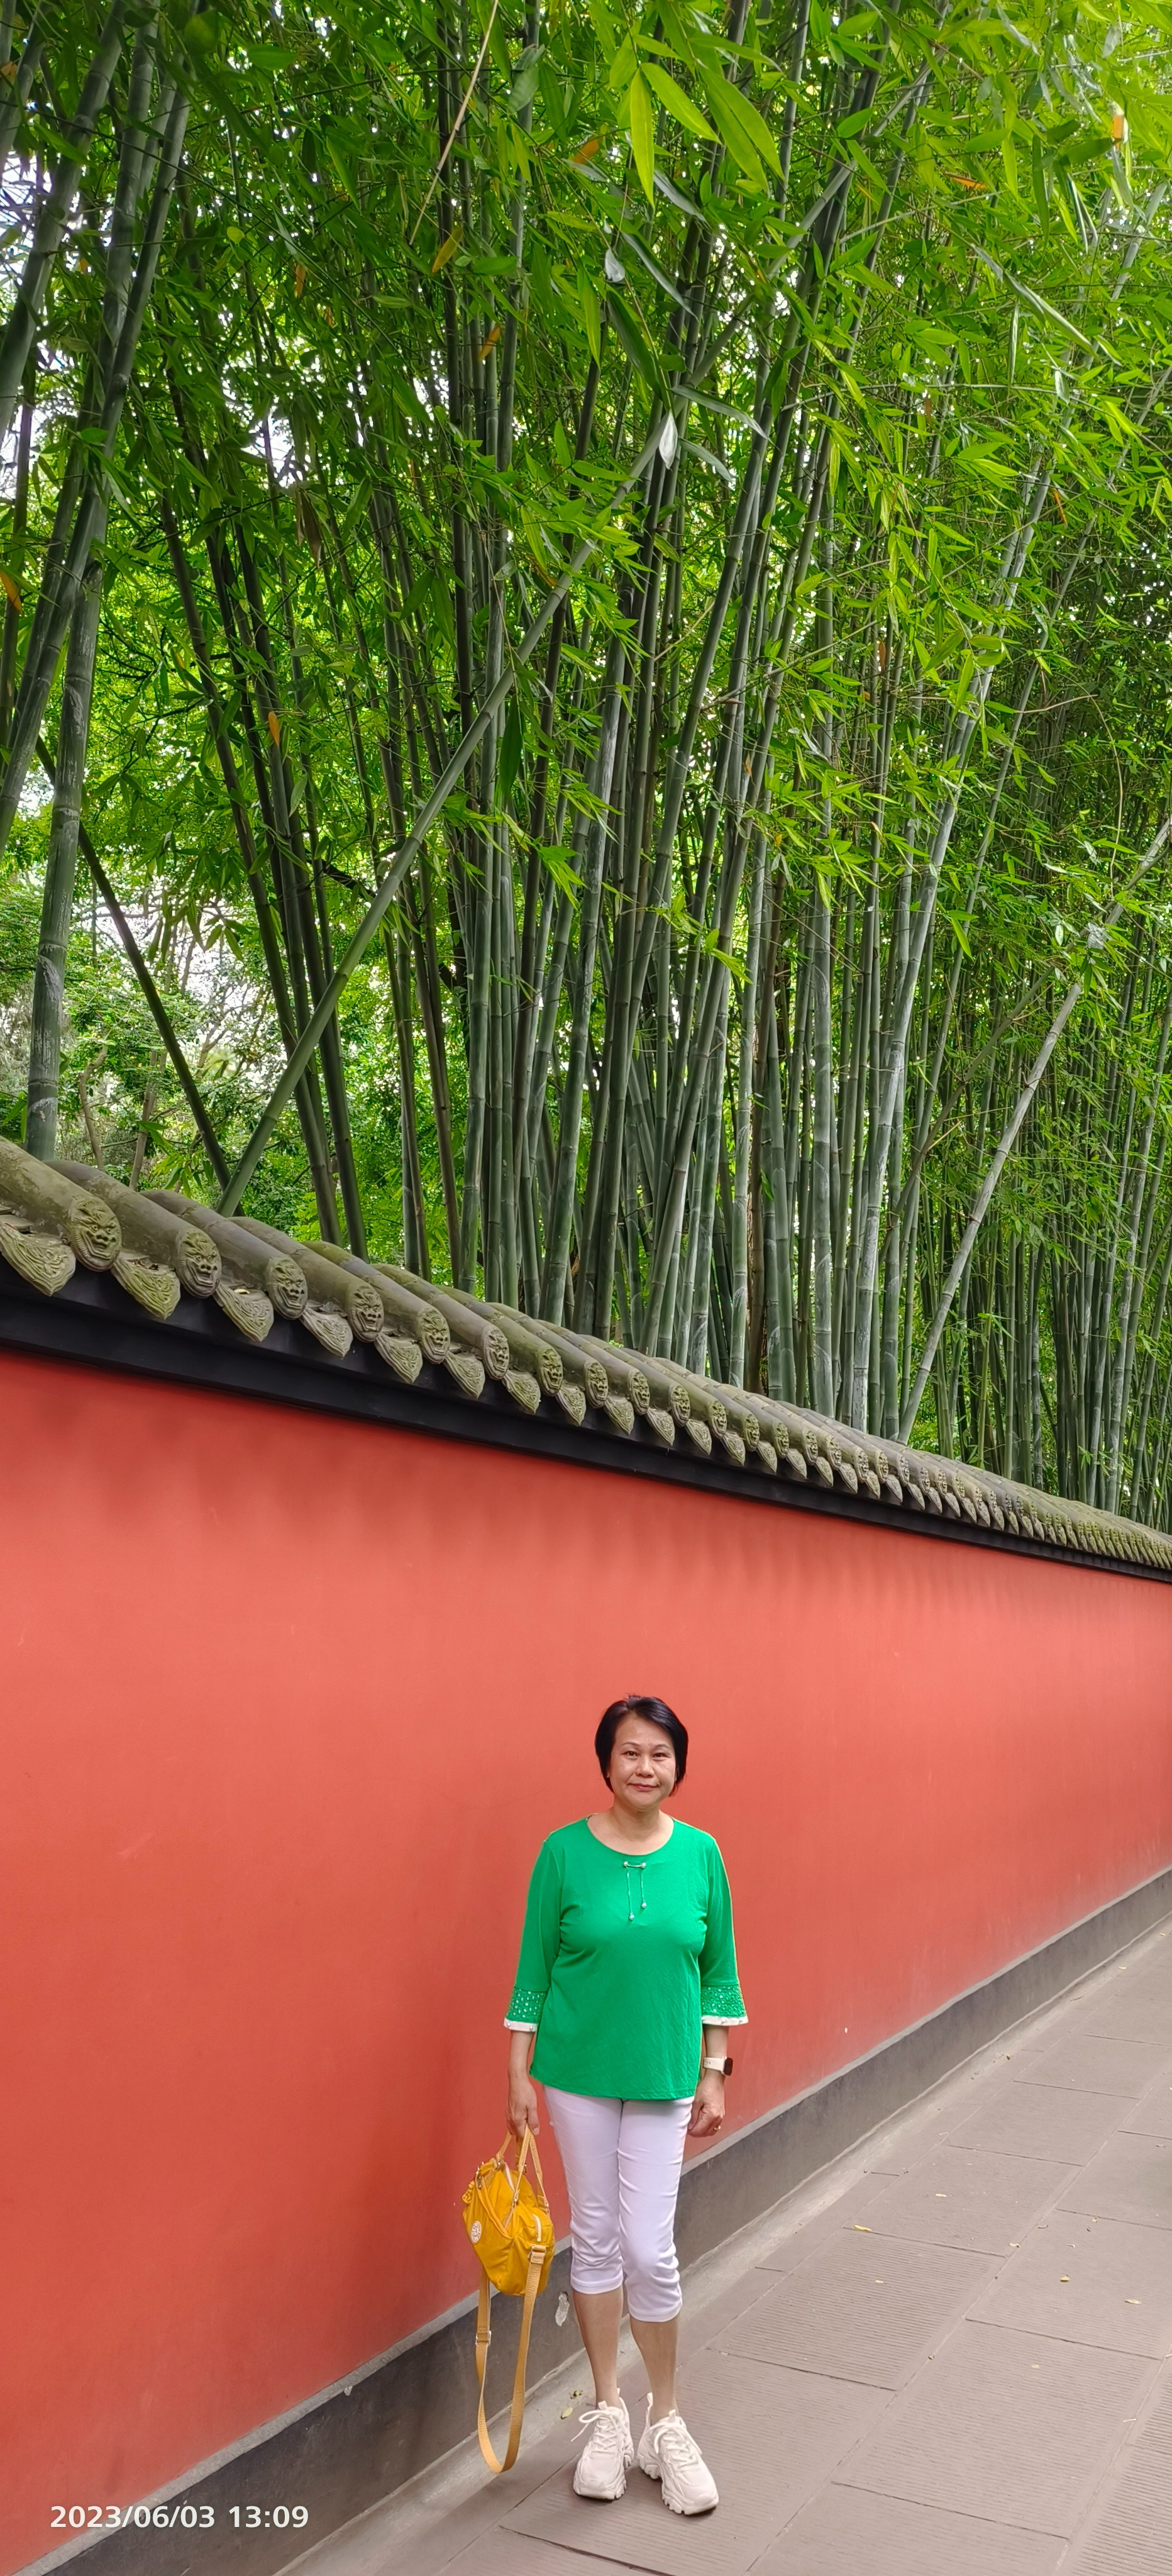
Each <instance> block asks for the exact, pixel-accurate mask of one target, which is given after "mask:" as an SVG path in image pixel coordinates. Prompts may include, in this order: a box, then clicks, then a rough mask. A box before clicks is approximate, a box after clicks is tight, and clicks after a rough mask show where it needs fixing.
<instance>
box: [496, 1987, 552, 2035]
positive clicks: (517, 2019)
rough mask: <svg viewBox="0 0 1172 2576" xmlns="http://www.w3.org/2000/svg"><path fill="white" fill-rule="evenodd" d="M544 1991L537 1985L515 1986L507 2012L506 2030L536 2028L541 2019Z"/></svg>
mask: <svg viewBox="0 0 1172 2576" xmlns="http://www.w3.org/2000/svg"><path fill="white" fill-rule="evenodd" d="M544 2002H545V1996H544V1993H539V1992H538V1990H537V1988H536V1987H535V1986H514V1988H513V1994H512V2001H511V2002H510V2005H509V2009H508V2011H507V2013H506V2014H505V2029H506V2030H536V2028H537V2025H538V2022H539V2021H540V2019H541V2008H542V2005H543V2004H544Z"/></svg>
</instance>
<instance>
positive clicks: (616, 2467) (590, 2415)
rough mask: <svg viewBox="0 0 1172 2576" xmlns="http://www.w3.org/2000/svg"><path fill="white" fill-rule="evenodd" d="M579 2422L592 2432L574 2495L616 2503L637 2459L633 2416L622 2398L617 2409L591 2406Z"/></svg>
mask: <svg viewBox="0 0 1172 2576" xmlns="http://www.w3.org/2000/svg"><path fill="white" fill-rule="evenodd" d="M578 2420H579V2422H580V2423H582V2424H588V2425H589V2427H590V2430H589V2432H588V2434H587V2437H586V2442H585V2446H584V2448H583V2450H582V2452H581V2455H580V2457H579V2460H578V2465H577V2468H576V2469H575V2471H574V2493H575V2495H580V2496H594V2497H596V2498H597V2500H598V2501H599V2502H600V2503H603V2504H613V2503H614V2500H615V2497H616V2496H621V2495H625V2494H626V2489H627V2471H628V2469H629V2468H630V2465H631V2462H632V2460H633V2459H634V2457H635V2445H634V2443H633V2441H632V2439H631V2419H630V2416H629V2415H628V2413H627V2410H626V2407H625V2406H624V2404H623V2401H622V2398H621V2397H620V2399H619V2402H618V2405H617V2406H590V2407H588V2408H587V2410H586V2413H585V2414H584V2415H582V2416H580V2417H579V2419H578ZM699 2456H700V2454H699V2452H697V2454H696V2457H697V2459H698V2458H699ZM693 2509H694V2508H693Z"/></svg>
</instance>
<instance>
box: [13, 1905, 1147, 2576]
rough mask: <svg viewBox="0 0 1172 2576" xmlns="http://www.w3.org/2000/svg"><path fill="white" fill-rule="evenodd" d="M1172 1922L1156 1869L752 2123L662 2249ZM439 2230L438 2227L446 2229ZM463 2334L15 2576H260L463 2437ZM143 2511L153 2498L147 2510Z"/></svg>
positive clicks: (688, 2172)
mask: <svg viewBox="0 0 1172 2576" xmlns="http://www.w3.org/2000/svg"><path fill="white" fill-rule="evenodd" d="M1169 1913H1172V1869H1167V1870H1164V1871H1162V1872H1161V1874H1160V1875H1159V1876H1158V1877H1156V1878H1152V1879H1149V1880H1148V1881H1147V1882H1146V1884H1145V1885H1143V1886H1142V1887H1137V1888H1134V1889H1132V1890H1131V1891H1130V1893H1129V1894H1127V1895H1126V1896H1121V1897H1119V1898H1117V1899H1116V1900H1115V1902H1114V1903H1113V1904H1111V1905H1106V1906H1104V1907H1103V1908H1102V1910H1101V1911H1100V1912H1099V1913H1096V1914H1092V1915H1089V1916H1087V1917H1086V1918H1085V1920H1084V1921H1083V1922H1081V1923H1075V1924H1072V1925H1071V1927H1070V1928H1069V1930H1067V1931H1065V1932H1061V1933H1059V1934H1058V1935H1057V1937H1056V1938H1055V1939H1054V1940H1052V1941H1048V1942H1046V1943H1045V1944H1044V1945H1043V1947H1042V1948H1041V1949H1038V1950H1033V1951H1030V1952H1029V1953H1028V1954H1027V1956H1026V1957H1025V1958H1022V1959H1017V1960H1015V1961H1013V1963H1012V1964H1011V1965H1010V1966H1009V1967H1007V1968H1003V1969H1001V1971H1000V1972H999V1974H998V1975H996V1976H994V1977H990V1978H988V1979H987V1980H986V1981H985V1982H984V1984H982V1985H979V1986H975V1987H973V1988H972V1989H971V1990H970V1991H969V1992H968V1993H967V1994H963V1995H958V1996H957V1997H956V1998H955V1999H954V2001H953V2002H952V2003H949V2004H945V2005H943V2006H942V2007H941V2009H940V2011H939V2012H936V2013H933V2014H931V2015H930V2016H929V2017H928V2018H927V2019H926V2020H925V2021H922V2022H918V2023H917V2024H916V2025H915V2026H914V2028H912V2029H911V2030H906V2031H902V2032H900V2033H899V2035H898V2036H897V2037H896V2038H894V2039H891V2040H888V2041H886V2042H885V2043H884V2045H883V2046H881V2047H879V2048H877V2049H874V2050H873V2051H872V2052H871V2054H870V2055H869V2056H867V2057H863V2058H860V2059H859V2060H858V2061H857V2062H856V2063H855V2064H854V2065H853V2066H848V2067H844V2068H843V2069H842V2071H841V2073H839V2074H837V2075H833V2076H831V2077H830V2079H829V2081H828V2082H827V2083H825V2084H820V2085H817V2086H816V2087H815V2088H814V2090H813V2091H812V2092H809V2093H804V2094H802V2095H801V2096H800V2097H799V2098H798V2099H797V2100H796V2101H794V2102H789V2103H786V2104H785V2105H784V2107H783V2108H782V2109H781V2110H778V2111H774V2112H771V2113H769V2114H768V2115H767V2116H766V2117H765V2118H764V2119H762V2120H758V2121H757V2122H755V2124H754V2125H753V2127H752V2128H750V2129H746V2130H742V2131H741V2132H740V2134H739V2135H738V2136H735V2137H732V2138H730V2139H729V2140H728V2141H727V2143H725V2144H722V2145H721V2146H719V2147H716V2148H714V2149H712V2150H711V2151H710V2152H709V2153H708V2154H707V2155H704V2156H700V2157H697V2159H696V2160H695V2162H694V2163H692V2164H689V2165H688V2166H686V2167H685V2171H684V2179H683V2184H682V2187H681V2191H680V2208H679V2225H678V2241H679V2247H680V2253H681V2255H682V2257H683V2259H684V2261H685V2263H689V2262H694V2261H695V2260H696V2259H697V2257H698V2256H699V2255H701V2254H705V2253H708V2252H711V2251H712V2249H713V2248H714V2247H716V2246H717V2245H720V2244H723V2243H724V2242H725V2241H726V2240H727V2239H728V2238H729V2237H730V2236H732V2235H734V2234H735V2233H736V2231H737V2229H738V2228H741V2227H745V2226H747V2225H748V2224H749V2223H750V2222H751V2221H752V2220H753V2219H756V2218H760V2217H761V2216H762V2215H763V2214H764V2212H765V2211H766V2210H767V2209H771V2208H772V2207H773V2206H774V2205H775V2203H776V2202H778V2201H779V2200H782V2199H784V2198H785V2196H786V2194H787V2193H789V2192H791V2191H795V2190H796V2189H797V2188H798V2186H799V2184H801V2183H803V2182H806V2181H808V2180H809V2178H810V2176H811V2175H812V2174H815V2173H817V2172H819V2171H820V2170H821V2168H822V2167H823V2166H824V2165H826V2164H828V2163H829V2162H830V2161H831V2160H832V2159H833V2158H834V2157H835V2156H839V2155H842V2154H843V2153H845V2151H846V2150H847V2149H848V2148H850V2147H853V2146H857V2145H858V2143H859V2142H860V2140H861V2139H863V2138H865V2137H867V2136H868V2135H869V2134H870V2132H871V2131H872V2130H873V2129H875V2128H876V2127H877V2126H878V2125H879V2123H880V2122H881V2121H883V2120H887V2119H890V2118H891V2116H892V2114H893V2113H894V2112H896V2111H900V2110H903V2109H905V2108H906V2107H907V2106H908V2104H910V2103H912V2102H914V2101H915V2100H916V2099H917V2098H918V2096H919V2095H920V2094H922V2093H924V2092H926V2091H927V2090H928V2089H929V2087H930V2086H932V2085H933V2084H938V2083H939V2082H940V2081H941V2080H942V2078H943V2077H944V2076H946V2075H948V2074H950V2073H951V2072H952V2071H953V2069H954V2068H956V2067H958V2066H961V2065H963V2063H964V2061H965V2059H966V2058H969V2057H972V2056H973V2055H974V2054H975V2053H976V2051H977V2050H979V2049H981V2048H984V2047H986V2046H987V2045H988V2043H989V2041H990V2040H993V2039H995V2038H997V2037H998V2035H999V2034H1000V2033H1001V2032H1003V2031H1006V2030H1008V2029H1010V2028H1011V2027H1012V2025H1013V2024H1014V2023H1015V2022H1019V2021H1021V2020H1023V2019H1024V2018H1025V2016H1026V2015H1027V2014H1029V2013H1032V2012H1036V2011H1037V2010H1038V2009H1039V2007H1040V2006H1041V2005H1043V2004H1047V2003H1051V2002H1053V2001H1054V1999H1055V1998H1056V1997H1057V1996H1059V1995H1061V1994H1062V1993H1063V1992H1064V1991H1065V1990H1066V1988H1067V1987H1069V1986H1071V1985H1073V1984H1075V1983H1076V1982H1077V1981H1078V1979H1079V1978H1080V1977H1084V1976H1086V1975H1088V1974H1089V1972H1090V1971H1091V1970H1092V1969H1093V1968H1097V1967H1101V1966H1102V1965H1103V1964H1104V1962H1105V1961H1107V1960H1108V1959H1111V1958H1114V1957H1115V1956H1116V1955H1117V1954H1118V1952H1119V1951H1121V1950H1123V1949H1126V1948H1127V1947H1128V1945H1129V1944H1130V1943H1131V1942H1133V1941H1137V1940H1139V1939H1140V1937H1141V1936H1142V1934H1143V1933H1145V1932H1148V1931H1150V1930H1151V1928H1152V1926H1153V1925H1154V1924H1156V1923H1158V1922H1160V1921H1161V1920H1162V1919H1163V1918H1164V1917H1165V1916H1166V1915H1168V1914H1169ZM455 2223H456V2222H455V2220H454V2219H453V2224H455ZM568 2283H569V2255H568V2251H567V2250H566V2249H564V2248H563V2249H562V2251H561V2252H559V2253H558V2254H557V2255H555V2257H554V2262H553V2266H552V2270H551V2273H550V2279H549V2284H548V2292H547V2294H546V2295H545V2296H544V2297H543V2298H542V2299H540V2300H539V2302H538V2305H537V2309H536V2313H535V2316H534V2324H533V2340H532V2344H531V2347H530V2364H529V2381H530V2386H531V2387H532V2386H533V2385H535V2383H536V2382H537V2381H538V2380H539V2379H540V2378H542V2377H543V2375H544V2374H545V2373H547V2372H548V2371H551V2370H554V2369H556V2368H557V2367H558V2366H559V2364H560V2363H561V2362H562V2361H564V2359H565V2358H566V2353H567V2344H566V2340H565V2336H564V2334H563V2333H559V2330H558V2328H557V2327H556V2325H555V2323H554V2315H555V2310H556V2306H557V2300H558V2296H559V2293H560V2292H561V2291H562V2290H563V2289H565V2288H567V2287H568ZM518 2307H519V2302H518V2301H517V2300H512V2299H498V2300H496V2301H494V2303H493V2348H492V2356H491V2360H490V2364H489V2367H490V2371H491V2373H492V2381H491V2383H490V2384H491V2385H492V2387H493V2389H494V2393H495V2395H496V2397H497V2399H498V2400H501V2401H503V2400H504V2398H505V2397H506V2396H507V2393H508V2390H509V2388H510V2386H511V2384H512V2374H513V2355H514V2350H515V2344H516V2327H517V2309H518ZM473 2332H474V2323H473V2318H472V2315H471V2313H470V2312H469V2311H468V2310H465V2311H463V2312H462V2313H460V2314H459V2315H457V2316H455V2317H453V2318H450V2319H448V2320H447V2321H446V2322H444V2323H442V2324H440V2325H439V2326H438V2327H437V2328H436V2330H435V2331H434V2332H431V2333H424V2334H423V2335H422V2336H420V2337H417V2338H416V2339H415V2340H414V2341H412V2342H411V2343H409V2344H408V2345H406V2346H405V2347H404V2348H402V2349H401V2350H399V2351H396V2352H394V2353H392V2354H390V2355H389V2356H388V2357H387V2358H386V2359H385V2360H384V2361H382V2362H380V2363H378V2364H377V2365H376V2366H375V2367H374V2368H373V2369H371V2370H368V2372H367V2374H366V2376H365V2377H358V2376H356V2377H355V2379H354V2380H353V2381H352V2382H351V2383H350V2385H349V2388H348V2389H345V2390H342V2391H334V2392H333V2393H331V2394H329V2395H327V2396H326V2397H325V2398H323V2399H321V2400H320V2401H317V2402H311V2404H310V2405H309V2406H308V2407H307V2408H305V2410H304V2411H303V2412H302V2413H301V2414H299V2415H298V2416H297V2417H296V2418H295V2419H294V2420H293V2421H292V2422H287V2423H285V2424H282V2425H280V2426H278V2427H276V2428H275V2429H274V2430H273V2431H271V2432H269V2433H262V2434H261V2435H260V2436H259V2438H258V2439H256V2440H255V2441H254V2442H253V2443H252V2444H251V2446H250V2447H244V2448H241V2449H240V2450H238V2451H237V2453H236V2454H235V2456H234V2457H233V2458H232V2459H231V2460H229V2461H227V2462H222V2463H221V2464H220V2465H219V2466H214V2467H211V2468H209V2469H207V2470H204V2471H199V2470H197V2471H196V2472H195V2473H194V2474H193V2475H192V2477H191V2478H190V2480H189V2481H188V2482H187V2483H186V2484H183V2483H176V2484H175V2485H173V2486H171V2487H168V2488H166V2489H165V2490H163V2495H164V2497H165V2498H166V2500H167V2502H168V2503H169V2504H170V2505H172V2506H181V2505H182V2504H183V2502H184V2501H186V2500H187V2499H190V2501H191V2502H192V2503H193V2504H194V2505H197V2506H203V2505H207V2506H210V2507H211V2508H212V2509H213V2511H214V2513H215V2524H214V2527H213V2528H212V2529H211V2530H204V2531H195V2532H183V2531H179V2530H176V2531H170V2530H167V2531H160V2530H155V2529H151V2530H149V2531H148V2530H143V2531H138V2530H133V2529H132V2530H129V2531H119V2532H111V2533H109V2534H108V2535H107V2536H106V2537H105V2538H103V2539H101V2540H99V2541H96V2542H95V2543H94V2544H93V2546H92V2547H88V2548H87V2547H86V2546H85V2544H84V2543H82V2544H81V2546H80V2547H79V2548H76V2549H68V2548H66V2549H65V2550H62V2551H57V2552H54V2553H53V2554H52V2555H51V2556H50V2557H48V2558H42V2559H38V2560H37V2561H36V2564H35V2566H34V2567H32V2568H29V2569H27V2570H26V2571H25V2576H49V2570H50V2569H52V2568H57V2567H60V2566H64V2565H66V2564H70V2565H74V2566H76V2567H77V2568H78V2570H79V2576H224V2571H226V2570H236V2571H238V2576H275V2571H277V2570H278V2569H280V2568H282V2567H285V2566H287V2565H288V2563H289V2560H290V2558H291V2557H292V2556H293V2555H294V2554H295V2551H296V2549H297V2548H309V2547H310V2546H311V2545H312V2543H313V2542H314V2541H315V2540H323V2539H325V2538H326V2537H327V2535H328V2534H329V2533H330V2532H331V2531H336V2530H338V2529H339V2528H340V2527H341V2525H342V2524H343V2523H345V2522H349V2521H351V2520H352V2519H353V2517H354V2516H355V2515H356V2514H359V2513H364V2512H366V2511H367V2509H368V2508H369V2507H370V2506H371V2505H373V2504H377V2503H378V2501H379V2499H380V2498H381V2497H383V2496H386V2495H389V2494H391V2493H392V2492H393V2491H394V2489H395V2488H396V2487H399V2486H402V2485H403V2484H404V2483H405V2481H406V2480H407V2479H408V2478H411V2477H414V2476H415V2475H416V2473H417V2472H418V2471H419V2470H420V2469H423V2468H426V2467H428V2466H429V2465H430V2463H431V2462H432V2461H434V2460H437V2459H439V2458H440V2457H441V2456H442V2454H443V2453H444V2452H445V2451H448V2450H451V2449H452V2448H453V2447H454V2445H455V2444H456V2443H458V2442H462V2441H464V2440H465V2439H467V2438H468V2437H469V2436H470V2435H471V2433H472V2431H473V2429H474V2426H475V2421H476V2373H475V2364H474V2360H473ZM151 2501H152V2502H154V2499H153V2498H152V2499H151ZM233 2504H238V2505H247V2504H256V2505H259V2506H260V2508H261V2510H262V2512H263V2511H265V2510H266V2509H271V2507H272V2506H273V2505H274V2504H304V2505H307V2506H308V2508H309V2514H310V2521H309V2527H308V2530H307V2531H306V2532H305V2534H304V2535H303V2537H302V2538H301V2539H300V2540H299V2541H298V2540H295V2539H294V2538H292V2537H291V2535H290V2534H289V2533H288V2532H284V2531H281V2532H273V2531H268V2532H266V2531H264V2530H261V2531H258V2532H255V2533H245V2532H241V2533H236V2532H235V2531H234V2529H233V2526H232V2525H231V2524H230V2523H229V2522H228V2521H227V2518H226V2517H227V2513H228V2508H229V2507H230V2506H231V2505H233Z"/></svg>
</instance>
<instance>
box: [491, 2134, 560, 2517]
mask: <svg viewBox="0 0 1172 2576" xmlns="http://www.w3.org/2000/svg"><path fill="white" fill-rule="evenodd" d="M540 2178H541V2176H540V2167H538V2180H540ZM546 2250H547V2249H546V2247H545V2246H544V2245H534V2246H533V2247H532V2249H531V2251H530V2255H529V2274H528V2278H527V2280H526V2283H525V2304H524V2307H523V2308H522V2311H521V2340H520V2343H519V2344H518V2346H517V2367H516V2370H515V2371H514V2373H513V2402H512V2405H511V2407H510V2410H509V2438H508V2443H507V2445H506V2449H505V2456H504V2458H503V2460H498V2458H497V2455H496V2452H495V2451H494V2449H493V2447H492V2444H491V2442H490V2441H489V2438H488V2424H487V2422H486V2420H485V2413H484V2373H485V2365H486V2363H487V2361H488V2347H489V2345H490V2343H491V2342H492V2330H491V2327H490V2325H489V2321H488V2313H489V2301H490V2299H491V2296H492V2284H491V2282H490V2281H489V2277H488V2274H487V2272H483V2273H482V2274H481V2278H480V2297H479V2299H478V2301H477V2307H476V2376H477V2378H478V2380H479V2382H480V2410H479V2413H478V2415H477V2418H476V2431H477V2434H478V2436H479V2440H480V2448H481V2450H482V2452H483V2454H484V2458H485V2462H486V2464H487V2466H488V2467H489V2468H490V2469H491V2470H492V2472H493V2475H494V2477H499V2476H500V2475H501V2473H502V2471H503V2470H504V2469H511V2468H512V2465H513V2462H514V2460H515V2459H516V2456H517V2453H518V2451H519V2450H520V2447H521V2426H522V2424H523V2423H524V2421H525V2364H526V2362H527V2360H528V2358H529V2329H530V2327H531V2326H532V2323H533V2310H534V2307H535V2305H536V2302H537V2293H538V2290H539V2289H540V2287H541V2273H542V2267H543V2265H544V2262H545V2257H546Z"/></svg>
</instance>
